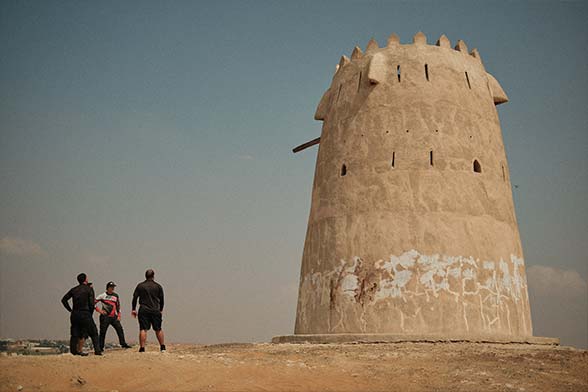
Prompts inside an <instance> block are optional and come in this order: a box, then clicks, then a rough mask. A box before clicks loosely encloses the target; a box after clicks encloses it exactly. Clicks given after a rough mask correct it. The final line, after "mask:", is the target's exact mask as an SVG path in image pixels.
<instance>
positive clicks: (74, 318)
mask: <svg viewBox="0 0 588 392" xmlns="http://www.w3.org/2000/svg"><path fill="white" fill-rule="evenodd" d="M70 321H71V330H70V332H71V336H76V337H78V338H84V339H85V338H87V337H88V336H93V335H98V330H97V329H96V324H95V323H94V319H93V318H92V313H90V312H85V311H79V310H74V311H73V312H71V314H70Z"/></svg>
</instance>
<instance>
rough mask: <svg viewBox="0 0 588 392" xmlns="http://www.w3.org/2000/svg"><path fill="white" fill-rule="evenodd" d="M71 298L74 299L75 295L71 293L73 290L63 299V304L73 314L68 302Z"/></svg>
mask: <svg viewBox="0 0 588 392" xmlns="http://www.w3.org/2000/svg"><path fill="white" fill-rule="evenodd" d="M71 297H73V294H72V293H71V290H69V291H68V292H67V294H65V295H64V296H63V298H61V303H62V304H63V306H64V307H65V308H66V309H67V311H68V312H71V306H69V302H68V301H69V299H70V298H71Z"/></svg>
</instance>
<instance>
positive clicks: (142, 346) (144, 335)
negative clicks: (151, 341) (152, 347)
mask: <svg viewBox="0 0 588 392" xmlns="http://www.w3.org/2000/svg"><path fill="white" fill-rule="evenodd" d="M146 342H147V331H146V330H144V329H142V330H140V331H139V347H140V348H139V350H140V351H145V343H146Z"/></svg>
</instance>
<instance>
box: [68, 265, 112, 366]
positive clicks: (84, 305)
mask: <svg viewBox="0 0 588 392" xmlns="http://www.w3.org/2000/svg"><path fill="white" fill-rule="evenodd" d="M77 279H78V283H79V285H77V286H76V287H73V288H72V289H71V290H69V291H68V292H67V294H65V295H64V296H63V298H62V299H61V303H62V304H63V306H64V307H65V309H67V311H68V312H70V313H71V315H70V318H69V319H70V322H71V338H70V341H69V350H70V352H71V353H72V354H73V355H87V354H84V353H82V352H81V351H79V350H78V342H79V340H80V338H81V337H82V336H84V333H87V334H88V335H89V336H90V338H92V344H93V345H94V353H95V354H96V355H102V352H101V351H100V343H99V341H98V330H97V329H96V324H94V319H93V318H92V313H93V312H94V289H92V288H91V287H90V286H88V284H87V283H88V279H87V277H86V274H84V273H81V274H79V275H78V277H77ZM70 299H72V302H73V309H72V307H71V306H69V300H70Z"/></svg>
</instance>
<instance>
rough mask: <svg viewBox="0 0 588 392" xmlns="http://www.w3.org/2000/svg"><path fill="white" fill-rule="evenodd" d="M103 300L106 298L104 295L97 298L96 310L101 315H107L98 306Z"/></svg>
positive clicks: (95, 302) (95, 301)
mask: <svg viewBox="0 0 588 392" xmlns="http://www.w3.org/2000/svg"><path fill="white" fill-rule="evenodd" d="M102 298H104V293H102V294H100V295H99V296H97V297H96V300H94V309H96V311H97V312H98V313H100V314H104V313H106V312H105V311H103V310H102V307H101V306H98V304H99V303H101V302H102Z"/></svg>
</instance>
